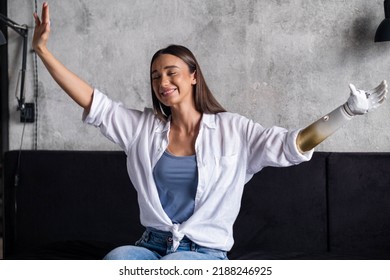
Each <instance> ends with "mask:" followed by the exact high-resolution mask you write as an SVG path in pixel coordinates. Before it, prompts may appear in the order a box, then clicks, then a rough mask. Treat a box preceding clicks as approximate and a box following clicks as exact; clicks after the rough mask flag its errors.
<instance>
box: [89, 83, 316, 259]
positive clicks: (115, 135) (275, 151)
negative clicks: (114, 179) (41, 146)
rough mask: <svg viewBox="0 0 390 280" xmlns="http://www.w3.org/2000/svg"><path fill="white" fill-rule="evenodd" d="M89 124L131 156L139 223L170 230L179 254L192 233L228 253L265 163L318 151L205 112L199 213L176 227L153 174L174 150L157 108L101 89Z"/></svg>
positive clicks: (293, 160) (290, 161) (198, 146)
mask: <svg viewBox="0 0 390 280" xmlns="http://www.w3.org/2000/svg"><path fill="white" fill-rule="evenodd" d="M83 120H84V121H85V122H86V123H88V124H92V125H94V126H96V127H99V128H100V130H101V132H102V133H103V135H105V136H106V137H107V138H109V139H110V140H111V141H113V142H114V143H117V144H118V145H119V146H120V147H121V148H122V149H123V150H124V151H125V153H126V155H127V171H128V174H129V176H130V179H131V181H132V183H133V185H134V187H135V189H136V190H137V193H138V203H139V207H140V220H141V224H142V225H143V226H145V227H152V228H155V229H158V230H163V231H170V232H172V234H173V246H174V250H176V248H177V247H178V245H179V242H180V240H181V239H182V238H183V237H184V236H187V237H188V238H189V239H191V240H192V241H193V242H195V243H197V244H198V245H200V246H205V247H209V248H213V249H220V250H224V251H229V250H230V249H231V247H232V246H233V243H234V240H233V232H232V229H233V223H234V221H235V219H236V218H237V215H238V213H239V210H240V203H241V196H242V192H243V189H244V185H245V183H247V182H248V181H249V180H250V179H251V178H252V176H253V174H254V173H256V172H259V171H260V170H261V169H262V168H264V167H266V166H289V165H294V164H298V163H301V162H303V161H307V160H309V159H310V158H311V156H312V153H313V151H311V152H308V153H305V154H301V153H300V152H299V151H298V150H297V147H296V137H297V135H298V132H299V130H294V131H287V130H286V129H284V128H280V127H272V128H264V127H262V126H261V125H260V124H258V123H255V122H253V121H251V120H249V119H247V118H245V117H243V116H240V115H238V114H234V113H228V112H226V113H218V114H203V116H202V119H201V124H200V129H199V134H198V137H197V139H196V143H195V150H196V159H197V165H198V173H199V174H198V177H199V179H198V181H199V182H198V187H197V191H196V196H195V209H194V213H193V215H192V216H191V217H190V218H189V219H188V220H187V221H185V222H183V223H181V224H173V223H172V221H171V220H170V219H169V217H168V216H167V214H166V213H165V212H164V210H163V207H162V205H161V203H160V199H159V196H158V192H157V188H156V185H155V182H154V179H153V172H152V171H153V168H154V166H155V165H156V163H157V161H158V160H159V159H160V157H161V156H162V154H163V152H164V151H165V150H166V148H167V146H168V139H169V138H168V134H169V130H170V121H167V122H163V121H161V120H159V119H158V118H157V117H156V116H155V114H154V113H153V110H152V109H145V110H144V111H138V110H131V109H127V108H125V107H124V106H123V104H121V103H118V102H114V101H112V100H111V99H109V98H108V97H107V96H106V95H104V94H103V93H101V92H99V91H98V90H95V91H94V94H93V102H92V106H91V109H90V112H89V114H88V115H86V114H84V115H83Z"/></svg>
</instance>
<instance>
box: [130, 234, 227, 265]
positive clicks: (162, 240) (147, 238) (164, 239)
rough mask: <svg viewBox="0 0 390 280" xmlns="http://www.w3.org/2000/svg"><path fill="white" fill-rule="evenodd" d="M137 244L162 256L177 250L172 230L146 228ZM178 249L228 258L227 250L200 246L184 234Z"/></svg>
mask: <svg viewBox="0 0 390 280" xmlns="http://www.w3.org/2000/svg"><path fill="white" fill-rule="evenodd" d="M136 245H137V246H141V247H145V248H147V249H149V250H152V251H154V252H156V253H158V254H159V255H161V256H164V255H166V254H170V253H173V252H175V251H176V250H175V249H174V248H173V238H172V233H171V232H167V231H161V230H157V229H155V228H150V227H147V228H146V230H145V232H144V233H143V235H142V237H141V239H140V240H138V241H137V242H136ZM177 251H194V252H200V253H205V254H208V255H212V256H215V257H216V258H218V259H227V252H226V251H222V250H218V249H211V248H207V247H203V246H200V245H198V244H196V243H194V242H192V241H191V240H190V239H189V238H188V237H186V236H184V238H183V239H182V240H181V241H180V244H179V247H178V248H177Z"/></svg>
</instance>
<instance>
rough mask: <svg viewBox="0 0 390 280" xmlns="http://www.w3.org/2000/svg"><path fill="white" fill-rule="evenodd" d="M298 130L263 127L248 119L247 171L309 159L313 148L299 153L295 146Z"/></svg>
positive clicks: (257, 170)
mask: <svg viewBox="0 0 390 280" xmlns="http://www.w3.org/2000/svg"><path fill="white" fill-rule="evenodd" d="M299 131H300V129H297V130H291V131H289V130H287V129H285V128H281V127H278V126H274V127H271V128H264V127H262V126H261V125H260V124H258V123H254V122H252V121H249V122H248V124H247V131H246V133H247V135H246V136H247V143H248V172H249V173H252V174H254V173H256V172H259V171H260V170H261V169H262V168H264V167H266V166H274V167H284V166H291V165H296V164H299V163H301V162H304V161H308V160H310V159H311V157H312V155H313V151H314V150H311V151H308V152H305V153H301V152H300V151H299V150H298V148H297V145H296V140H297V136H298V133H299Z"/></svg>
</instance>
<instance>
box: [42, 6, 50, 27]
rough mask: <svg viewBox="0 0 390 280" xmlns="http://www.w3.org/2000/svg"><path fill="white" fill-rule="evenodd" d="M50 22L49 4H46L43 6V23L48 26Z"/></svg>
mask: <svg viewBox="0 0 390 280" xmlns="http://www.w3.org/2000/svg"><path fill="white" fill-rule="evenodd" d="M49 22H50V14H49V4H48V3H47V2H44V3H43V4H42V23H43V24H48V23H49Z"/></svg>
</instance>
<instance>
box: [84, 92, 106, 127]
mask: <svg viewBox="0 0 390 280" xmlns="http://www.w3.org/2000/svg"><path fill="white" fill-rule="evenodd" d="M106 102H107V97H106V96H105V95H104V94H103V93H101V92H100V91H99V90H97V89H94V90H93V94H92V104H91V108H90V110H89V112H87V111H86V110H84V111H83V114H82V118H81V120H82V121H83V122H84V123H86V124H91V125H94V126H99V125H100V124H101V115H102V112H103V110H104V109H103V108H104V107H105V104H106Z"/></svg>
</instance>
